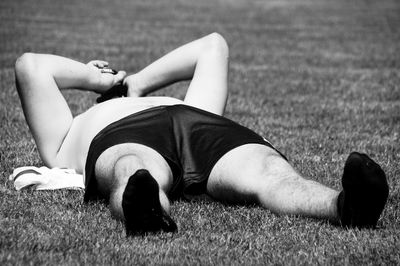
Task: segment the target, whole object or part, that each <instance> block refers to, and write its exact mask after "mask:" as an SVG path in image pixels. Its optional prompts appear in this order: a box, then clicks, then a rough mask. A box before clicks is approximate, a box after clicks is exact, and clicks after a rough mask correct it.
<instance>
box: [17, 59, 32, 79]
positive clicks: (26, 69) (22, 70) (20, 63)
mask: <svg viewBox="0 0 400 266" xmlns="http://www.w3.org/2000/svg"><path fill="white" fill-rule="evenodd" d="M35 65H36V54H34V53H23V54H22V55H21V56H20V57H18V58H17V61H16V62H15V76H16V78H17V79H20V78H23V76H25V75H27V74H29V73H30V72H31V71H33V70H34V69H35Z"/></svg>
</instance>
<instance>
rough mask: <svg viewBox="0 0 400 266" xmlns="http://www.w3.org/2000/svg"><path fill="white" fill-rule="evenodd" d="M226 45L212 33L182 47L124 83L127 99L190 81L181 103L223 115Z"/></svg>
mask: <svg viewBox="0 0 400 266" xmlns="http://www.w3.org/2000/svg"><path fill="white" fill-rule="evenodd" d="M227 77H228V46H227V44H226V41H225V40H224V39H223V37H222V36H221V35H219V34H217V33H212V34H210V35H207V36H205V37H203V38H201V39H198V40H195V41H193V42H190V43H188V44H185V45H183V46H181V47H179V48H177V49H175V50H173V51H172V52H170V53H168V54H166V55H165V56H163V57H161V58H160V59H158V60H156V61H155V62H153V63H152V64H150V65H149V66H147V67H145V68H144V69H143V70H141V71H139V72H138V73H136V74H134V75H130V76H128V77H127V78H125V80H124V84H125V85H127V86H128V96H130V97H135V96H143V95H146V94H148V93H150V92H153V91H155V90H158V89H160V88H163V87H165V86H167V85H169V84H172V83H174V82H178V81H182V80H190V79H191V83H190V86H189V88H188V91H187V94H186V97H185V103H187V104H189V105H192V106H195V107H198V108H200V109H204V110H207V111H209V112H213V113H216V114H219V115H221V114H223V111H224V109H225V104H226V99H227Z"/></svg>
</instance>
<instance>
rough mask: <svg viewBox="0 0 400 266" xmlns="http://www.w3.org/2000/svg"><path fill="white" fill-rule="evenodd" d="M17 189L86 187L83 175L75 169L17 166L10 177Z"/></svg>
mask: <svg viewBox="0 0 400 266" xmlns="http://www.w3.org/2000/svg"><path fill="white" fill-rule="evenodd" d="M9 180H10V181H14V187H15V189H16V190H20V189H23V188H28V187H31V188H32V187H33V189H35V190H54V189H84V188H85V185H84V182H83V175H80V174H77V173H76V171H75V169H67V168H51V169H50V168H48V167H45V166H42V167H35V166H23V167H18V168H15V169H14V171H13V173H12V174H11V175H10V177H9Z"/></svg>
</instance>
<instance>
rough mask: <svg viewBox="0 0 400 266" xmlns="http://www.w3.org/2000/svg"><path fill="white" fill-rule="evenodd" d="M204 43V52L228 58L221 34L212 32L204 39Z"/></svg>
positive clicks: (227, 51) (227, 48) (227, 50)
mask: <svg viewBox="0 0 400 266" xmlns="http://www.w3.org/2000/svg"><path fill="white" fill-rule="evenodd" d="M205 41H206V42H205V47H204V50H205V51H206V52H212V53H217V54H219V55H221V56H223V57H228V56H229V47H228V43H227V42H226V40H225V38H224V37H223V36H222V35H221V34H219V33H217V32H213V33H211V34H209V35H207V36H206V37H205Z"/></svg>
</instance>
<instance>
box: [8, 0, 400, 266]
mask: <svg viewBox="0 0 400 266" xmlns="http://www.w3.org/2000/svg"><path fill="white" fill-rule="evenodd" d="M399 14H400V5H399V4H398V1H396V0H392V1H390V0H382V1H359V0H354V1H345V0H339V1H328V0H306V1H303V0H294V1H285V0H280V1H267V0H266V1H260V0H248V1H239V0H219V1H211V0H207V1H195V0H187V1H182V0H156V1H133V0H115V1H105V0H98V1H97V0H87V1H78V0H71V1H61V0H59V1H50V0H35V1H34V0H19V1H12V0H2V1H1V2H0V118H1V122H0V123H1V124H0V126H1V127H0V138H1V139H0V166H1V168H0V172H1V179H0V181H1V184H0V264H1V265H6V264H28V263H31V264H49V265H55V264H63V265H65V264H84V263H85V264H92V265H93V264H116V265H117V264H287V263H289V264H343V263H346V264H360V265H361V264H374V265H375V264H392V265H394V264H399V263H400V252H399V250H400V244H399V243H400V241H399V240H400V236H399V233H400V230H399V229H400V207H399V201H400V194H399V191H400V187H399V186H400V182H399V181H398V177H399V175H400V166H399V161H400V145H399V132H400V123H399V122H400V87H399V86H400V85H399V84H400V72H399V67H400V54H399V51H400V31H399V29H400V17H399ZM213 31H218V32H220V33H221V34H223V35H224V36H225V37H226V39H227V40H228V42H229V43H230V48H231V56H230V57H231V62H232V63H231V66H230V69H231V75H230V88H231V92H230V98H229V102H228V106H227V112H226V115H227V116H228V117H230V118H232V119H233V120H235V121H238V122H240V123H242V124H244V125H246V126H249V127H250V128H252V129H254V130H255V131H257V132H259V133H262V134H263V135H265V136H266V137H268V138H269V139H270V140H271V141H272V142H273V143H274V144H275V145H276V146H277V147H278V148H279V149H280V150H281V151H282V152H284V153H285V154H286V155H287V156H288V158H289V160H290V161H291V162H292V163H293V164H294V165H295V166H296V168H297V169H299V171H300V172H301V173H303V174H304V175H306V176H309V177H310V178H313V179H316V180H318V181H320V182H322V183H324V184H326V185H329V186H332V187H334V188H337V189H339V188H340V177H341V172H342V166H343V163H344V160H345V158H346V157H347V155H348V153H349V152H351V151H353V150H357V151H362V152H366V153H368V154H370V155H371V156H372V157H373V158H374V159H375V160H376V161H378V162H379V163H380V164H381V165H382V167H383V168H384V169H385V171H386V173H387V176H388V179H389V184H390V188H391V189H390V196H389V200H388V204H387V207H386V210H385V211H384V213H383V215H382V219H381V220H380V221H379V229H378V230H343V229H341V228H339V227H336V226H334V225H331V224H329V223H327V222H325V221H320V220H313V219H305V218H300V217H294V216H277V215H275V214H273V213H271V212H269V211H265V210H263V209H261V208H258V207H254V206H225V205H222V204H218V203H212V202H207V201H200V202H184V201H179V202H176V203H174V205H173V208H172V216H173V217H174V218H175V220H176V221H177V224H178V227H179V232H178V233H176V234H156V235H149V236H145V237H134V238H126V237H125V233H124V227H123V225H122V224H121V223H120V222H117V221H115V220H113V219H111V217H110V214H109V212H108V208H107V206H105V205H103V204H101V203H96V204H92V205H89V206H86V205H84V204H83V203H82V196H83V192H81V191H55V192H36V191H29V190H27V191H21V192H17V191H14V190H13V186H12V183H10V182H8V181H7V177H8V175H9V174H10V173H11V171H12V169H13V168H14V167H18V166H21V165H42V162H41V161H40V159H39V156H38V153H37V150H36V148H35V145H34V142H33V141H32V138H31V135H30V133H29V131H28V128H27V126H26V124H25V120H24V118H23V114H22V110H21V107H20V104H19V100H18V97H17V93H16V90H15V85H14V74H13V65H14V62H15V59H16V58H17V57H18V56H19V55H21V54H22V53H23V52H27V51H32V52H43V53H55V54H60V55H64V56H68V57H73V58H75V59H77V60H80V61H84V62H85V61H89V60H91V59H94V58H99V59H107V60H109V61H110V62H111V64H112V66H114V67H116V68H121V69H126V70H128V71H129V72H134V71H136V70H138V69H140V68H141V67H143V66H145V65H146V64H147V63H149V62H151V61H152V60H154V59H155V58H157V57H159V56H161V55H162V54H164V53H165V52H167V51H169V50H171V49H172V48H174V47H176V46H178V45H180V44H182V43H185V42H188V41H190V40H193V39H195V38H198V37H200V36H202V35H205V34H207V33H210V32H213ZM185 86H186V84H181V85H175V86H173V87H172V88H170V89H167V90H165V91H162V92H159V93H158V94H159V95H169V96H175V97H182V96H183V95H184V90H183V89H184V87H185ZM66 97H67V99H68V101H69V103H70V106H71V109H72V110H73V113H74V114H77V113H79V112H81V111H83V110H85V109H86V108H87V107H88V106H90V105H92V104H93V102H94V99H95V97H96V96H95V95H91V94H88V93H84V92H76V91H74V92H68V93H66Z"/></svg>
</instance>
